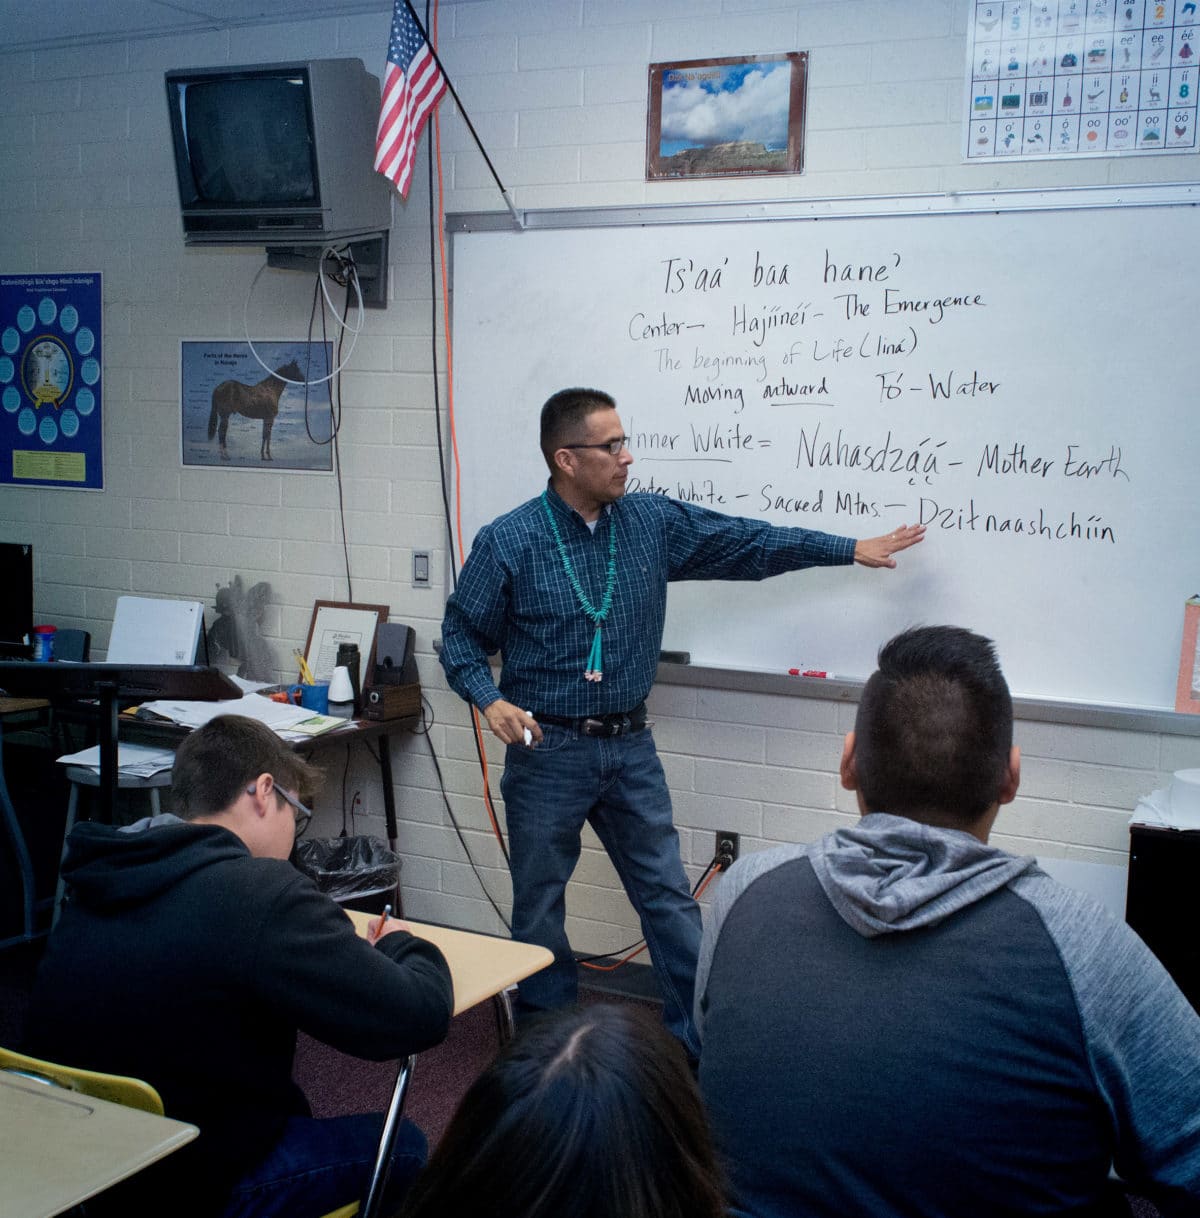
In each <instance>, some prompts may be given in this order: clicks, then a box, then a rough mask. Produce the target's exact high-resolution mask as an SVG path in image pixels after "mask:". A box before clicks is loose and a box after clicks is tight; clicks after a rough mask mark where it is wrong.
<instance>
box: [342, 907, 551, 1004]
mask: <svg viewBox="0 0 1200 1218" xmlns="http://www.w3.org/2000/svg"><path fill="white" fill-rule="evenodd" d="M346 914H347V915H348V917H349V918H350V920H351V921H352V922H353V923H354V929H355V930H356V931H357V932H358V933H359V934H360V935H363V936H364V937H365V936H366V933H367V928H368V926H369V925H370V924H371V923H372V922H378V921H379V915H378V914H366V913H360V912H359V911H358V910H355V909H348V910H346ZM403 922H404V924H405V925H406V926H407V927H408V928H409V930H411V931H412V933H413V934H414V935H416V936H417V938H418V939H428V940H429V942H430V943H434V944H436V945H437V946H438V947H439V948H440V949H441V952H442V955H443V956H445V957H446V963H447V964H448V965H449V966H450V977H451V979H452V981H453V982H454V1014H455V1015H461V1014H462V1012H463V1011H466V1010H469V1009H470V1008H471V1007H473V1006H477V1005H478V1004H479V1003H481V1002H484V1001H485V1000H486V999H488V998H493V997H495V995H497V994H499V993H500V992H501V991H502V990H506V989H508V987H509V986H510V985H515V984H516V983H517V982H518V981H523V980H524V979H525V978H526V977H528V976H530V975H531V974H533V973H536V972H538V971H539V969H543V968H545V967H546V966H547V965H548V964H550V963H552V962H553V960H554V956H553V954H552V953H551V952H550V951H549V950H548V949H546V948H544V947H537V946H535V945H534V944H532V943H518V942H517V941H516V940H514V939H500V938H496V937H495V936H493V935H480V934H476V933H475V932H474V931H469V930H453V929H451V928H450V927H448V926H430V925H429V924H428V923H424V922H410V921H409V920H408V919H407V918H404V919H403Z"/></svg>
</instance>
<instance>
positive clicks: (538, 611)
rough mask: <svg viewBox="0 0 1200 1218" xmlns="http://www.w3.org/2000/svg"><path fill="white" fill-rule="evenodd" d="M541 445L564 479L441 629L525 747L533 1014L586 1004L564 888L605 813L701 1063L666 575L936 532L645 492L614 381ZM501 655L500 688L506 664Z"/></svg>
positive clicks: (461, 684) (487, 560) (880, 545)
mask: <svg viewBox="0 0 1200 1218" xmlns="http://www.w3.org/2000/svg"><path fill="white" fill-rule="evenodd" d="M541 448H542V456H543V458H544V459H545V461H546V465H547V466H548V468H549V470H550V481H549V484H548V485H547V487H546V489H545V491H543V492H542V494H541V495H539V496H538V497H537V498H536V499H531V500H529V501H528V502H527V503H525V504H524V505H522V506H521V507H518V508H516V509H515V510H514V511H512V512H509V513H507V514H506V515H504V516H501V517H500V518H499V519H498V520H495V521H493V522H492V523H491V524H489V525H486V526H484V528H483V529H481V530H480V533H479V536H478V537H477V538H476V539H475V543H474V545H473V546H472V548H471V553H470V555H469V557H468V558H467V561H466V563H465V564H464V566H463V569H462V572H461V574H460V576H459V581H458V587H457V590H456V591H455V592H454V594H453V595H452V596H451V597H450V599H449V601H448V602H447V604H446V615H445V619H444V621H443V623H442V652H441V662H442V666H443V667H444V668H445V670H446V676H447V680H448V681H449V683H450V686H451V688H452V689H454V691H455V692H456V693H457V694H459V696H460V697H463V698H465V699H466V700H467V701H469V702H471V703H473V704H474V705H475V706H477V707H478V708H479V710H480V711H481V712H482V713H483V715H484V717H485V718H486V719H487V721H488V726H489V727H490V728H491V730H492V732H493V733H494V734H495V735H496V736H497V737H498V738H499V739H500V740H502V741H503V742H504V743H505V744H506V745H507V746H508V750H507V753H506V755H505V762H504V777H503V780H502V783H501V791H502V793H503V795H504V805H505V814H506V819H507V824H508V834H509V846H510V855H511V860H512V883H513V936H514V938H516V939H519V940H522V941H524V942H528V943H538V944H541V945H542V946H544V947H547V948H549V949H550V950H551V951H552V952H553V953H554V957H555V963H554V964H553V965H551V966H550V967H549V968H547V969H543V970H542V971H541V972H540V973H536V974H534V976H532V977H530V978H528V979H527V980H526V981H523V982H521V985H520V989H519V1000H518V1003H517V1011H518V1015H519V1016H527V1015H530V1014H534V1013H536V1012H537V1011H539V1010H545V1009H550V1008H554V1007H560V1006H567V1005H570V1004H572V1003H573V1002H574V1001H575V999H576V993H577V988H576V973H575V961H574V958H573V956H572V954H571V945H570V943H569V941H568V939H567V935H566V930H565V915H566V909H565V892H566V886H567V881H568V880H569V879H570V878H571V873H572V872H573V871H574V869H575V864H576V863H577V862H578V859H579V853H580V832H581V830H582V828H583V825H584V823H585V822H588V823H590V824H591V825H592V827H593V828H594V829H595V831H596V833H597V835H598V836H599V838H600V841H601V842H602V843H603V845H604V848H605V850H606V851H607V852H608V854H609V856H610V857H611V858H612V860H613V862H614V864H615V866H616V869H617V872H618V874H619V875H620V877H621V881H622V883H623V884H624V886H625V890H626V892H627V893H628V895H629V898H630V901H631V902H632V904H633V906H634V908H635V909H636V910H637V913H638V915H639V917H640V919H641V925H642V933H643V935H644V936H645V938H646V942H647V944H648V945H649V948H650V958H651V960H652V962H653V965H654V969H655V972H656V974H657V976H658V979H659V982H660V985H661V988H662V992H663V998H664V1012H663V1014H664V1019H665V1021H666V1024H667V1027H668V1029H669V1030H670V1031H671V1032H672V1033H673V1034H674V1035H675V1036H676V1037H678V1038H679V1040H680V1041H682V1043H683V1045H684V1048H685V1049H686V1050H687V1052H688V1053H689V1055H690V1056H691V1057H692V1058H695V1057H696V1056H697V1055H698V1053H699V1042H698V1041H697V1038H696V1031H695V1026H694V1024H693V1021H692V993H693V987H694V982H695V973H696V958H697V953H698V951H699V948H700V912H699V910H698V908H697V906H696V903H695V901H694V900H692V897H691V895H690V893H689V891H688V883H687V876H686V874H685V873H684V870H683V864H682V862H681V861H680V857H679V839H678V836H677V834H676V832H675V828H674V825H673V823H672V819H671V798H670V794H669V792H668V791H667V785H666V781H665V779H664V777H663V769H662V765H661V764H660V762H659V760H658V755H657V753H656V752H655V748H654V741H653V739H652V738H651V733H650V731H649V725H648V723H647V720H646V696H647V694H649V692H650V687H651V685H652V684H653V682H654V675H655V671H656V668H657V665H658V652H659V648H660V647H661V646H662V632H663V621H664V615H665V612H666V600H667V584H668V583H669V582H670V581H671V580H685V579H686V580H697V579H727V580H759V579H765V578H767V577H768V576H772V575H779V574H781V573H783V572H785V571H798V570H802V569H803V568H805V567H813V566H836V565H841V564H846V565H848V564H850V563H860V564H862V565H863V566H866V567H894V566H895V565H896V561H895V559H894V558H893V557H892V555H893V554H895V553H897V552H898V551H900V550H904V549H907V548H908V547H909V546H911V545H915V544H916V543H917V542H919V541H920V540H921V538H922V537H923V536H924V533H925V530H924V528H923V527H921V526H918V525H913V526H901V527H900V528H897V529H894V530H893V531H892V532H890V533H888V534H886V535H885V536H882V537H876V538H872V539H870V540H868V541H857V542H856V541H855V540H854V539H853V538H851V537H834V536H831V535H829V534H827V533H817V532H813V531H811V530H808V529H796V528H781V527H778V526H775V525H771V524H767V523H766V522H765V521H760V520H750V519H746V518H741V517H736V516H728V515H725V514H724V513H721V512H715V511H710V510H708V509H706V508H702V507H699V506H697V505H695V504H689V503H683V502H680V501H679V500H676V499H669V498H667V497H666V496H663V495H656V494H651V493H636V494H630V495H627V494H626V493H625V483H626V478H627V476H628V472H629V467H630V465H632V464H633V455H632V454H631V453H630V451H629V448H628V437H627V436H626V435H625V431H624V428H623V427H622V425H621V419H620V416H619V415H618V414H617V408H616V402H615V401H614V400H613V399H612V398H611V397H610V396H609V395H608V394H606V393H602V392H600V391H599V390H596V389H564V390H562V391H560V392H559V393H556V394H554V396H553V397H551V398H550V399H549V401H547V402H546V404H545V406H543V408H542V416H541ZM797 593H798V594H802V589H801V588H800V586H797ZM497 651H499V652H500V653H501V654H502V657H503V666H502V668H501V671H500V680H499V684H497V683H496V682H495V681H494V680H493V677H492V672H491V668H490V666H489V662H488V657H489V656H491V655H493V654H495V653H496V652H497Z"/></svg>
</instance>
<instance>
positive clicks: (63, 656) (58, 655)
mask: <svg viewBox="0 0 1200 1218" xmlns="http://www.w3.org/2000/svg"><path fill="white" fill-rule="evenodd" d="M91 654H92V636H91V634H89V633H88V631H86V630H71V629H62V628H60V629H58V630H56V631H55V632H54V658H55V659H56V660H69V661H70V662H71V663H73V664H86V663H87V662H88V660H89V659H90V658H91Z"/></svg>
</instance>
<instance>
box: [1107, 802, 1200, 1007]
mask: <svg viewBox="0 0 1200 1218" xmlns="http://www.w3.org/2000/svg"><path fill="white" fill-rule="evenodd" d="M1197 874H1200V829H1190V830H1188V829H1182V830H1181V829H1159V828H1157V827H1155V826H1152V825H1130V827H1129V889H1128V893H1127V895H1126V901H1125V921H1126V922H1128V923H1129V925H1130V926H1132V927H1133V929H1134V930H1135V931H1137V933H1138V934H1139V935H1140V936H1141V937H1142V939H1143V940H1144V941H1145V944H1146V946H1147V947H1148V948H1149V949H1150V950H1151V951H1152V952H1153V953H1154V954H1155V955H1156V956H1157V957H1158V958H1159V960H1160V961H1161V962H1162V964H1163V967H1164V968H1165V969H1166V970H1167V972H1168V973H1170V974H1171V976H1172V977H1173V978H1174V979H1175V984H1176V985H1177V986H1179V988H1180V989H1181V990H1182V991H1183V993H1184V997H1185V998H1187V1000H1188V1001H1189V1002H1190V1003H1191V1004H1192V1006H1194V1007H1195V1008H1196V1010H1197V1011H1200V941H1198V940H1197V937H1196V931H1195V910H1196V900H1195V896H1194V893H1195V891H1196V890H1195V883H1196V876H1197Z"/></svg>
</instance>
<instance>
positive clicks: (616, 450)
mask: <svg viewBox="0 0 1200 1218" xmlns="http://www.w3.org/2000/svg"><path fill="white" fill-rule="evenodd" d="M562 447H563V448H603V449H604V450H605V451H606V452H607V453H608V455H609V456H610V457H619V456H620V455H621V451H622V449H626V448H628V447H629V437H628V436H621V438H620V439H619V440H604V441H603V442H602V443H600V444H564V445H562Z"/></svg>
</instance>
